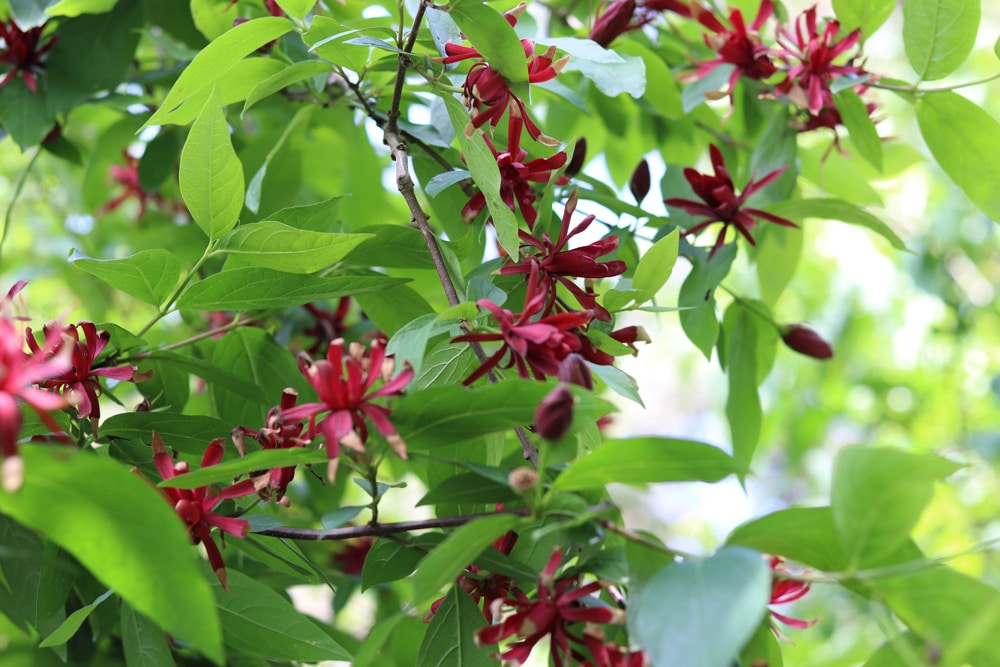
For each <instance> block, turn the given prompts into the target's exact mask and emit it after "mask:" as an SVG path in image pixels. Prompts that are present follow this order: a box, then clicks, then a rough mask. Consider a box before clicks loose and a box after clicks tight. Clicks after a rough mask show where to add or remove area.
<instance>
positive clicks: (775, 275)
mask: <svg viewBox="0 0 1000 667" xmlns="http://www.w3.org/2000/svg"><path fill="white" fill-rule="evenodd" d="M761 232H762V233H761V234H760V235H759V238H758V239H757V252H756V254H755V255H754V266H755V268H756V270H757V282H758V283H759V284H760V297H761V299H762V300H763V301H764V302H765V303H766V304H768V305H769V306H771V307H772V308H773V307H774V305H775V304H776V303H777V302H778V298H779V297H780V296H781V294H782V292H784V291H785V288H786V287H788V284H789V283H790V282H791V281H792V278H793V277H794V276H795V271H796V269H797V268H798V264H799V258H800V257H801V256H802V239H803V237H802V230H801V229H795V228H792V227H782V226H780V225H770V226H768V227H767V229H766V231H765V230H761Z"/></svg>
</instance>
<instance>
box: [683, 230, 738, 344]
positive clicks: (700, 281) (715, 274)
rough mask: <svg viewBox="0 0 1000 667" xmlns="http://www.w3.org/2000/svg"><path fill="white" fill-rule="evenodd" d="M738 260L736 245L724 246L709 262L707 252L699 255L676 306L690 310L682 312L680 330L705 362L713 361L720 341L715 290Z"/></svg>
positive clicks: (685, 281) (694, 260)
mask: <svg viewBox="0 0 1000 667" xmlns="http://www.w3.org/2000/svg"><path fill="white" fill-rule="evenodd" d="M735 258H736V244H735V243H729V244H727V245H724V246H722V247H721V248H720V249H719V251H718V252H717V253H715V256H714V257H712V259H708V257H707V253H705V254H699V255H697V256H696V257H695V258H694V259H693V260H692V261H693V266H692V267H691V273H689V274H688V277H687V278H686V279H685V280H684V283H683V284H682V285H681V291H680V295H679V296H678V297H677V305H678V306H680V307H682V308H687V309H688V310H682V311H680V313H679V317H680V320H681V328H682V329H684V333H685V334H686V335H687V337H688V340H690V341H691V342H692V343H694V346H695V347H697V348H698V349H699V350H701V353H702V354H704V355H705V358H706V359H711V358H712V350H713V349H714V348H715V341H716V340H718V338H719V318H718V316H717V315H716V314H715V288H716V287H718V286H719V283H720V282H722V280H723V278H725V277H726V275H728V274H729V267H730V266H732V264H733V260H734V259H735Z"/></svg>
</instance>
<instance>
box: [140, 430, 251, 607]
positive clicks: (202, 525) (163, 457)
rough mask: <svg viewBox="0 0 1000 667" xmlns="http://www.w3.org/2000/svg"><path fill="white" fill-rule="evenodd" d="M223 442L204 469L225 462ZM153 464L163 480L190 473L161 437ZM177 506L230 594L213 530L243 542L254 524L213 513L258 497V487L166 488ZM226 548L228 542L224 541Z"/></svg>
mask: <svg viewBox="0 0 1000 667" xmlns="http://www.w3.org/2000/svg"><path fill="white" fill-rule="evenodd" d="M222 443H223V440H222V438H218V439H216V440H213V441H212V442H211V443H209V445H208V447H207V448H206V449H205V455H204V456H203V457H202V459H201V467H202V468H204V467H206V466H214V465H215V464H217V463H218V462H219V461H221V460H222ZM153 463H154V464H155V465H156V469H157V470H158V471H159V473H160V477H162V478H163V479H165V480H166V479H173V478H174V477H177V476H178V475H183V474H185V473H186V472H187V471H188V464H187V462H185V461H179V462H175V461H174V459H173V457H172V456H170V453H169V452H167V448H166V446H165V445H164V444H163V440H161V439H160V435H159V434H158V433H155V432H154V433H153ZM160 490H161V491H162V492H163V494H164V495H165V496H166V497H167V499H168V500H169V501H170V502H171V503H172V504H173V506H174V510H175V511H176V512H177V515H178V516H180V518H181V519H182V520H183V521H184V523H185V524H187V529H188V534H189V535H190V536H191V542H192V543H193V544H199V543H201V544H203V545H205V552H206V553H207V554H208V562H209V563H210V564H211V565H212V569H213V570H215V576H217V577H218V578H219V581H220V582H222V587H223V588H225V589H227V590H228V585H227V583H226V562H225V561H224V560H223V559H222V553H221V552H220V551H219V547H218V546H216V544H215V541H214V540H213V539H212V529H213V528H218V529H219V530H221V531H222V532H224V533H229V534H230V535H233V536H234V537H239V538H240V539H242V538H244V537H246V536H247V535H248V534H249V533H250V522H249V521H247V520H246V519H236V518H234V517H228V516H223V515H221V514H217V513H216V512H213V511H212V510H213V509H215V506H216V505H218V504H219V503H220V502H221V501H223V500H227V499H231V498H242V497H243V496H248V495H250V494H252V493H254V491H255V489H254V483H253V481H251V480H249V479H245V480H243V481H242V482H238V483H236V484H233V485H231V486H227V487H225V488H222V489H220V488H219V487H218V486H215V485H210V486H199V487H198V488H196V489H176V488H174V487H171V486H165V487H163V488H161V489H160ZM223 545H225V541H224V540H223Z"/></svg>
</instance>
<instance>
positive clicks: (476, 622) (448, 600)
mask: <svg viewBox="0 0 1000 667" xmlns="http://www.w3.org/2000/svg"><path fill="white" fill-rule="evenodd" d="M484 627H486V619H485V618H483V613H482V612H481V611H479V606H478V605H477V604H476V603H475V602H474V601H473V599H472V598H471V597H469V594H468V593H466V592H465V591H464V590H462V589H461V588H460V587H458V586H452V587H451V590H450V591H448V593H447V595H445V596H444V601H443V602H442V603H441V606H440V607H438V610H437V612H436V613H435V614H434V618H433V619H432V620H431V624H430V626H428V628H427V634H426V635H424V640H423V642H421V644H420V651H419V652H418V653H417V660H416V662H415V663H414V664H416V665H417V667H490V666H491V665H495V664H496V661H495V660H494V659H493V658H491V657H490V649H489V648H488V647H479V646H476V642H475V632H476V630H478V629H480V628H484Z"/></svg>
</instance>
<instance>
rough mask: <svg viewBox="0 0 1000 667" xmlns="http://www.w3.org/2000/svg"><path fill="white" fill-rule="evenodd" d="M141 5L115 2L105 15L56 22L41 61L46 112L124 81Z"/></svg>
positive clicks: (131, 0) (141, 19)
mask: <svg viewBox="0 0 1000 667" xmlns="http://www.w3.org/2000/svg"><path fill="white" fill-rule="evenodd" d="M143 5H144V3H143V2H142V1H141V0H118V2H117V3H115V6H114V8H113V9H112V10H111V11H110V12H108V13H102V14H86V15H83V16H77V17H76V18H72V19H69V20H67V21H65V23H62V24H60V26H59V40H58V41H57V42H56V43H55V45H54V46H53V47H52V50H51V51H49V53H48V58H47V60H46V61H45V79H46V80H47V83H48V86H47V89H48V102H49V110H50V111H51V112H52V113H60V112H63V111H69V110H70V109H73V108H74V107H76V106H77V105H78V104H80V103H81V102H83V101H84V100H85V99H87V98H88V97H91V96H92V95H94V94H95V93H99V92H102V91H113V90H114V89H115V88H116V87H117V86H118V84H120V83H121V82H122V81H123V80H124V79H125V76H126V74H127V73H128V71H129V67H131V66H132V61H133V56H134V55H135V49H136V46H137V45H138V44H139V32H140V30H141V28H142V26H143V22H144V20H145V9H144V7H143ZM51 9H52V8H50V10H51ZM4 92H5V93H6V90H5V91H4Z"/></svg>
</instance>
